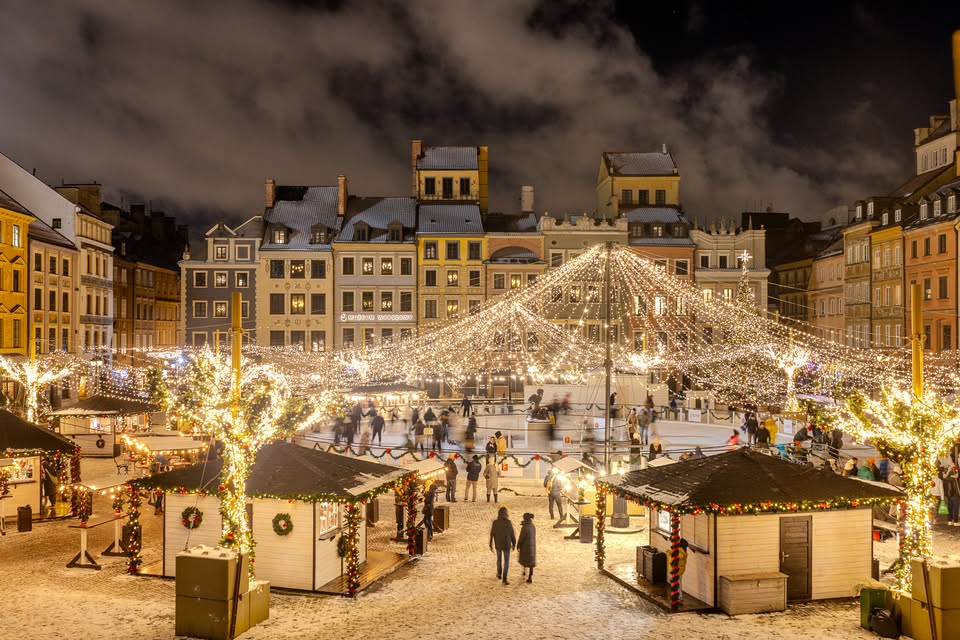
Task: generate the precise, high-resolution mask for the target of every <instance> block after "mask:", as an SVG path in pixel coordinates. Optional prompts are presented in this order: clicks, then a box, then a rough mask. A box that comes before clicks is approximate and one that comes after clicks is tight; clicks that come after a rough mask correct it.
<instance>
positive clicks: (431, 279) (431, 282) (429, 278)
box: [423, 269, 437, 287]
mask: <svg viewBox="0 0 960 640" xmlns="http://www.w3.org/2000/svg"><path fill="white" fill-rule="evenodd" d="M423 286H425V287H435V286H437V272H436V270H435V269H428V270H427V271H424V272H423Z"/></svg>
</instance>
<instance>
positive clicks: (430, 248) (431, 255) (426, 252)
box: [423, 241, 437, 260]
mask: <svg viewBox="0 0 960 640" xmlns="http://www.w3.org/2000/svg"><path fill="white" fill-rule="evenodd" d="M423 259H424V260H436V259H437V243H436V242H434V241H430V242H424V243H423Z"/></svg>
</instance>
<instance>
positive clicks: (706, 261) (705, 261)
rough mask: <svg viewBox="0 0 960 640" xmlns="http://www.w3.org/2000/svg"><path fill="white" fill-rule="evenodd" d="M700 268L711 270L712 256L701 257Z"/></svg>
mask: <svg viewBox="0 0 960 640" xmlns="http://www.w3.org/2000/svg"><path fill="white" fill-rule="evenodd" d="M700 268H701V269H709V268H710V256H709V255H703V256H700Z"/></svg>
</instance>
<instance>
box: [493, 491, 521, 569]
mask: <svg viewBox="0 0 960 640" xmlns="http://www.w3.org/2000/svg"><path fill="white" fill-rule="evenodd" d="M516 546H517V535H516V533H514V530H513V523H512V522H510V516H509V514H508V513H507V508H506V507H500V511H498V512H497V519H496V520H494V521H493V524H492V525H490V551H494V549H496V553H497V578H498V579H501V580H503V584H505V585H507V584H510V582H508V581H507V573H508V572H509V571H510V552H511V551H513V550H514V549H515V548H516Z"/></svg>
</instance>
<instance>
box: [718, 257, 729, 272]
mask: <svg viewBox="0 0 960 640" xmlns="http://www.w3.org/2000/svg"><path fill="white" fill-rule="evenodd" d="M727 257H728V256H718V259H719V261H720V264H719V265H718V267H719V268H720V269H726V268H727Z"/></svg>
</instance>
